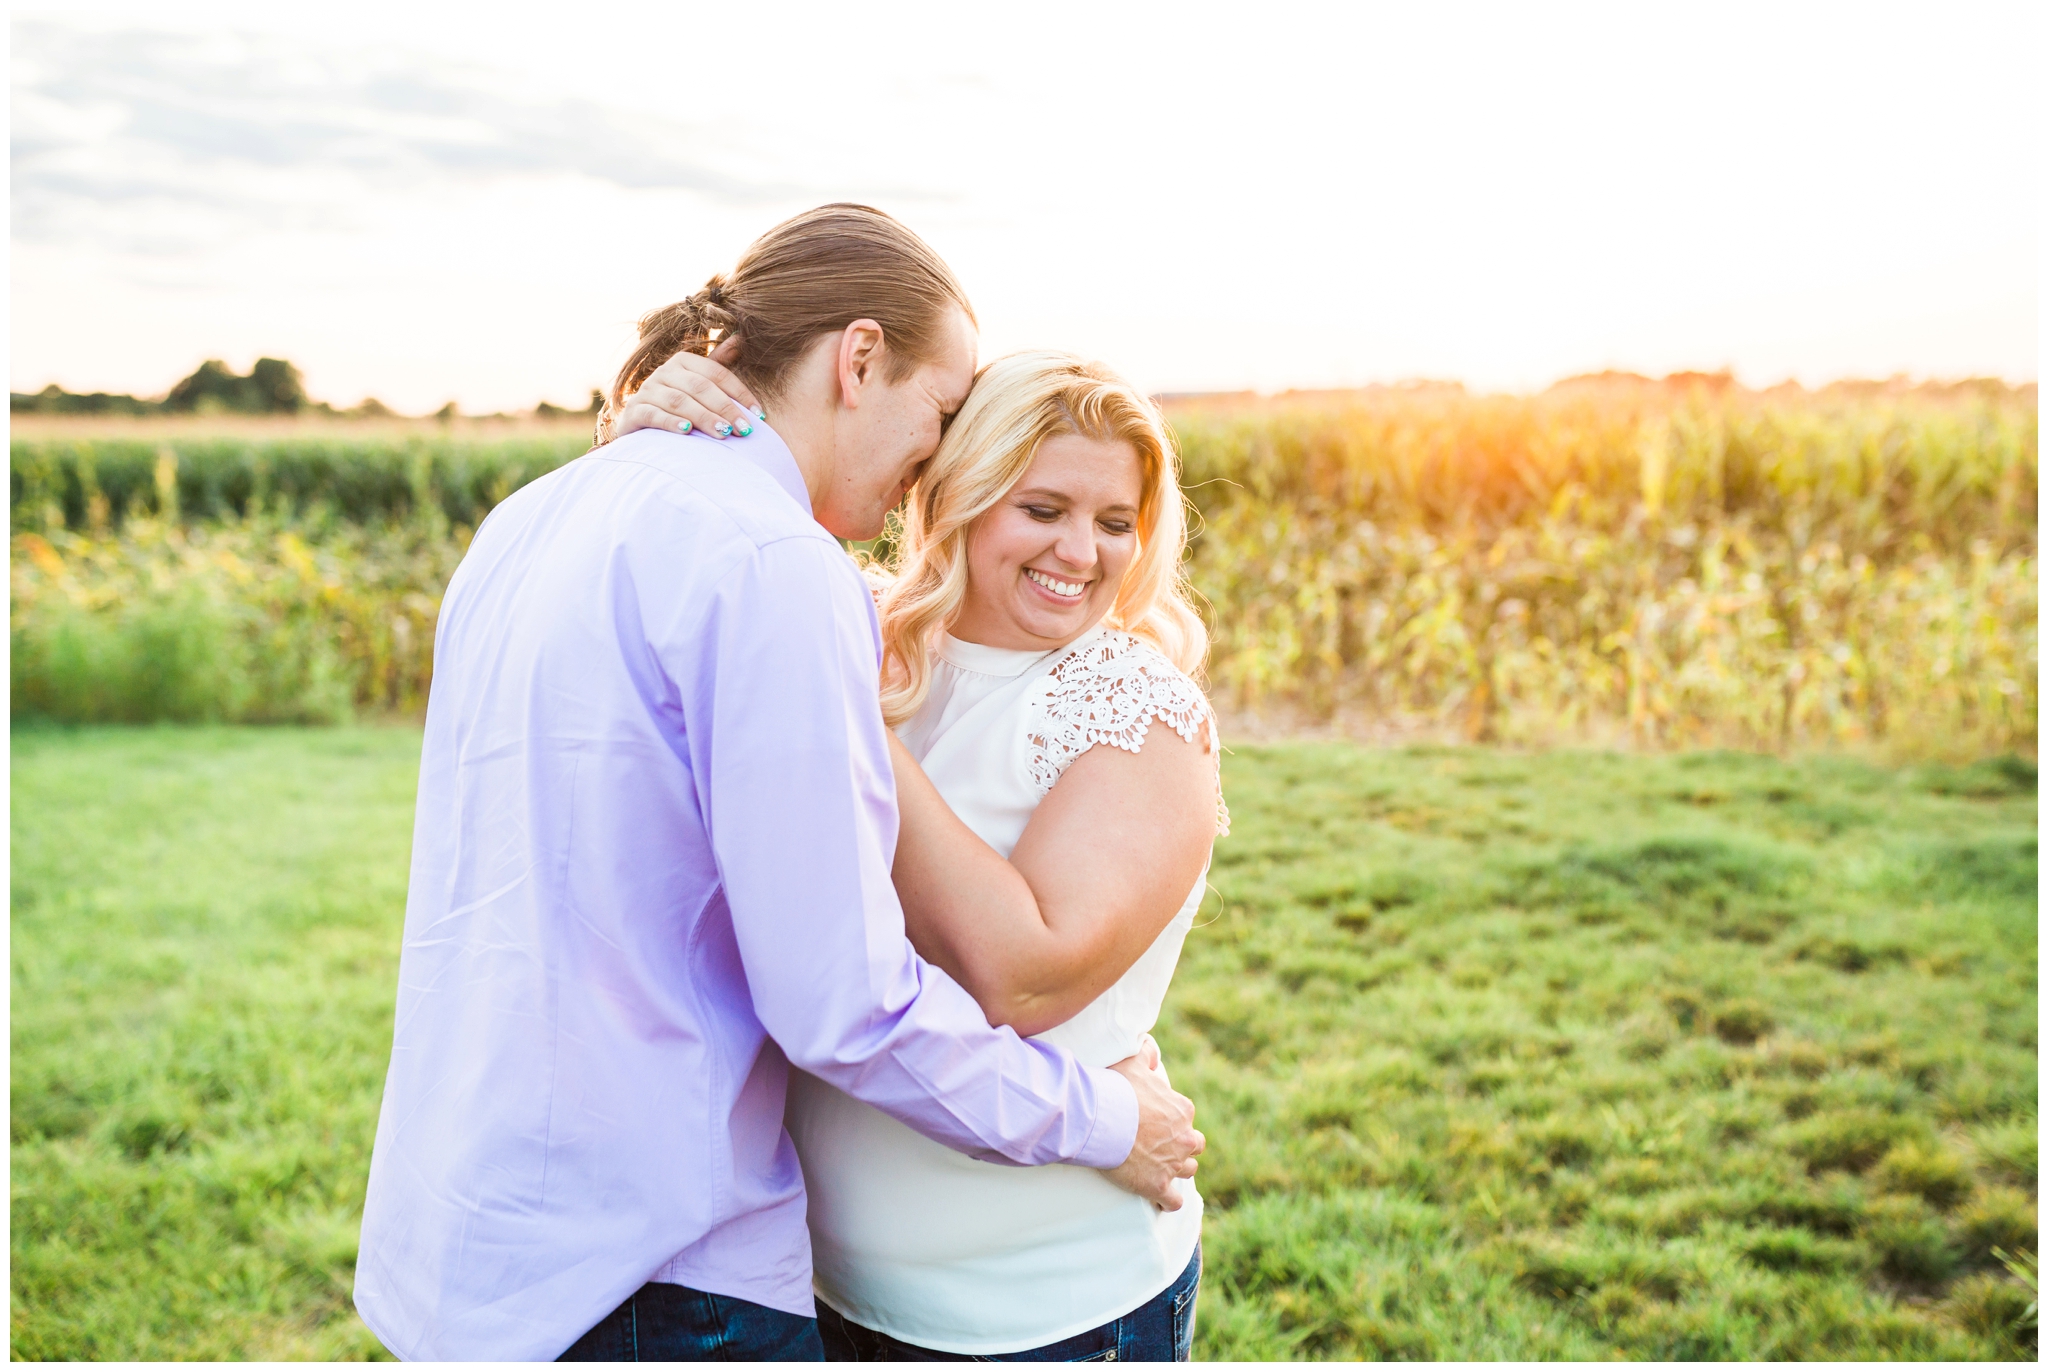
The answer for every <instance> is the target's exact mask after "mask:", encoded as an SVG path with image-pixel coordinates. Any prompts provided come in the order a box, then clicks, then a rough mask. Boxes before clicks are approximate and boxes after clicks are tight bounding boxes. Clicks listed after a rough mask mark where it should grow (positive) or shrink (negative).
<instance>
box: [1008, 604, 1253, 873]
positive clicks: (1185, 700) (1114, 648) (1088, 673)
mask: <svg viewBox="0 0 2048 1372" xmlns="http://www.w3.org/2000/svg"><path fill="white" fill-rule="evenodd" d="M1155 719H1157V720H1159V721H1160V722H1161V723H1163V724H1165V725H1166V727H1167V728H1169V729H1171V730H1173V731H1174V732H1175V733H1177V734H1179V735H1180V736H1181V737H1182V738H1184V739H1186V740H1187V741H1188V742H1190V743H1193V742H1194V741H1195V735H1196V734H1197V733H1198V732H1199V731H1201V730H1202V729H1204V728H1206V729H1207V730H1208V734H1209V752H1210V754H1211V756H1213V757H1215V758H1216V759H1217V763H1218V772H1217V785H1216V832H1217V834H1218V836H1222V835H1225V834H1228V833H1229V832H1230V810H1229V808H1228V807H1227V806H1225V805H1224V803H1223V783H1222V772H1221V763H1222V748H1221V746H1220V743H1221V740H1220V739H1219V738H1218V736H1217V733H1216V712H1215V711H1214V710H1213V709H1211V708H1210V706H1209V702H1208V700H1207V698H1205V697H1204V696H1203V695H1202V691H1201V688H1200V687H1198V686H1196V685H1195V683H1194V682H1193V681H1191V680H1189V679H1188V675H1187V673H1185V672H1183V671H1181V670H1180V669H1179V668H1178V667H1175V666H1174V665H1173V664H1172V663H1171V662H1168V661H1167V660H1166V658H1165V656H1164V655H1163V654H1162V653H1160V651H1159V650H1158V649H1156V648H1154V647H1153V646H1152V645H1151V644H1149V643H1146V642H1144V641H1143V640H1142V639H1139V638H1136V637H1134V636H1132V635H1130V634H1126V633H1106V634H1104V635H1102V637H1101V638H1099V639H1097V640H1096V641H1095V642H1093V643H1090V644H1089V645H1088V646H1087V647H1085V648H1083V649H1081V650H1080V651H1079V652H1075V653H1071V654H1069V655H1068V656H1067V657H1065V658H1063V659H1062V660H1061V661H1060V664H1059V665H1058V666H1057V667H1055V668H1053V669H1052V671H1051V672H1050V673H1048V674H1047V676H1046V680H1045V685H1044V686H1043V687H1042V688H1041V690H1040V694H1039V700H1038V709H1037V711H1036V712H1035V721H1034V724H1033V728H1032V732H1031V734H1030V737H1029V740H1028V742H1029V744H1030V752H1029V759H1030V761H1029V764H1028V765H1029V767H1030V769H1031V782H1032V785H1033V786H1035V787H1036V788H1037V790H1038V796H1039V799H1041V800H1043V799H1044V798H1045V795H1046V793H1047V792H1049V791H1050V790H1052V788H1053V783H1054V782H1056V781H1058V780H1059V779H1060V777H1061V776H1062V775H1063V774H1064V773H1065V772H1066V770H1067V768H1068V767H1069V766H1071V765H1072V764H1073V761H1074V759H1075V758H1077V757H1079V756H1081V754H1083V753H1085V752H1087V751H1088V750H1089V749H1090V748H1093V747H1094V746H1095V745H1096V744H1098V743H1107V744H1109V745H1110V746H1111V747H1113V748H1122V749H1123V750H1124V751H1125V752H1129V753H1135V752H1137V751H1138V750H1139V749H1140V748H1142V747H1143V746H1144V744H1145V734H1146V731H1147V730H1149V729H1150V728H1151V727H1152V721H1153V720H1155Z"/></svg>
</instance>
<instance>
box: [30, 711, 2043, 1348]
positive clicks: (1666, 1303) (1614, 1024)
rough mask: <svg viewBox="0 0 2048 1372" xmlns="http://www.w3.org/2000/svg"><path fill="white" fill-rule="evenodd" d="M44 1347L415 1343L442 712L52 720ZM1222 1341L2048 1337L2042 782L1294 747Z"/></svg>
mask: <svg viewBox="0 0 2048 1372" xmlns="http://www.w3.org/2000/svg"><path fill="white" fill-rule="evenodd" d="M13 747H14V752H13V786H14V792H13V796H14V801H13V840H12V841H13V891H12V896H13V957H14V961H13V1017H12V1034H13V1039H12V1043H13V1076H12V1083H11V1085H12V1102H11V1103H12V1112H11V1120H12V1137H13V1178H12V1180H13V1188H14V1189H13V1201H12V1220H13V1224H12V1258H13V1288H12V1298H13V1300H12V1349H13V1353H14V1356H15V1357H17V1358H101V1359H106V1358H227V1357H316V1356H318V1357H335V1356H354V1355H365V1354H375V1353H377V1352H378V1351H379V1350H378V1349H377V1346H376V1344H375V1342H374V1340H372V1339H371V1338H370V1336H369V1335H368V1334H367V1332H365V1331H364V1330H363V1329H362V1327H361V1326H360V1325H359V1324H358V1323H357V1322H356V1321H355V1319H354V1316H353V1314H352V1313H351V1312H350V1309H349V1306H348V1300H347V1292H348V1288H349V1283H350V1266H351V1263H352V1261H353V1257H354V1252H355V1237H356V1224H357V1214H358V1208H359V1205H360V1199H361V1194H362V1187H363V1180H364V1175H365V1171H366V1168H367V1165H368V1156H369V1147H370V1140H371V1135H372V1131H373V1127H374V1122H375V1117H376V1106H377V1097H378V1091H379V1088H380V1084H381V1082H382V1078H383V1071H384V1062H385V1055H386V1052H387V1049H388V1043H389V1033H390V1014H391V1003H392V996H393V991H394V985H395V973H396V961H397V942H398V932H399V928H400V923H401V919H402V907H403V898H404V886H405V869H406V853H407V845H408V840H409V834H410V829H411V821H412V811H411V800H412V791H413V779H414V769H415V766H416V759H417V750H418V734H417V732H416V731H413V730H409V729H336V730H306V731H299V730H286V729H277V730H256V729H191V730H186V729H179V730H172V729H164V730H118V729H106V730H85V731H79V732H59V731H17V732H16V733H15V734H14V737H13ZM1226 777H1227V784H1228V787H1229V791H1230V797H1231V803H1232V808H1233V811H1234V813H1235V818H1236V832H1235V834H1234V836H1233V837H1232V838H1230V839H1228V840H1225V841H1224V842H1223V843H1222V844H1221V845H1220V847H1219V849H1218V855H1217V865H1216V868H1215V871H1214V872H1213V873H1212V880H1213V882H1214V884H1215V886H1216V887H1217V890H1218V899H1217V900H1215V901H1213V902H1212V904H1211V906H1210V908H1209V914H1208V916H1207V918H1208V922H1207V923H1206V924H1205V925H1204V926H1203V927H1202V928H1201V929H1200V930H1198V931H1197V933H1196V934H1195V936H1194V937H1193V938H1192V939H1191V940H1190V943H1189V946H1188V953H1187V956H1186V960H1185V962H1184V963H1183V969H1182V972H1181V975H1180V979H1179V982H1178V984H1177V986H1176V990H1175V992H1174V995H1173V998H1172V1000H1171V1002H1170V1005H1169V1009H1168V1013H1167V1015H1166V1018H1165V1020H1164V1022H1163V1023H1162V1025H1161V1028H1160V1037H1161V1040H1162V1042H1163V1044H1164V1046H1165V1048H1166V1051H1167V1053H1168V1057H1169V1063H1170V1065H1172V1067H1173V1068H1174V1070H1175V1077H1176V1083H1177V1084H1178V1085H1180V1086H1182V1087H1183V1088H1184V1089H1186V1090H1188V1091H1189V1092H1190V1093H1191V1094H1192V1095H1194V1096H1195V1097H1196V1099H1197V1102H1198V1106H1199V1109H1200V1120H1201V1122H1202V1124H1203V1125H1204V1126H1205V1127H1206V1128H1207V1129H1208V1130H1209V1133H1210V1138H1211V1149H1210V1153H1209V1157H1208V1159H1207V1160H1206V1162H1205V1164H1204V1168H1203V1172H1202V1180H1203V1185H1204V1190H1205V1192H1206V1193H1207V1195H1208V1196H1209V1197H1210V1205H1211V1212H1210V1217H1209V1221H1208V1231H1207V1237H1206V1240H1205V1243H1206V1251H1207V1255H1208V1271H1207V1277H1206V1279H1205V1285H1204V1291H1203V1296H1202V1305H1201V1315H1200V1336H1199V1345H1198V1353H1199V1354H1200V1355H1202V1356H1206V1357H1267V1358H1277V1357H1304V1358H1305V1357H1361V1356H1363V1357H1374V1356H1380V1357H1434V1358H1568V1357H1569V1358H1578V1357H1601V1356H1610V1355H1617V1354H1618V1355H1626V1356H1635V1357H1706V1358H1759V1357H1776V1358H1796V1357H1804V1358H1863V1357H1912V1358H1993V1357H2015V1356H2020V1357H2031V1356H2032V1355H2033V1352H2034V1343H2033V1339H2034V1335H2033V1333H2032V1332H2031V1330H2027V1331H2025V1332H2020V1320H2021V1317H2022V1314H2023V1309H2024V1307H2025V1305H2026V1303H2027V1300H2028V1296H2027V1294H2026V1292H2025V1290H2024V1288H2023V1287H2022V1286H2021V1285H2020V1284H2019V1283H2018V1282H2016V1281H2014V1280H2013V1279H2011V1278H2010V1277H2009V1276H2008V1275H2007V1274H2006V1271H2005V1268H2004V1267H2003V1266H2002V1265H2001V1264H2000V1263H1998V1262H1997V1261H1996V1260H1995V1259H1994V1258H1993V1257H1992V1256H1991V1255H1990V1249H1991V1248H1993V1247H1994V1246H1995V1247H1999V1248H2003V1249H2005V1250H2007V1251H2009V1252H2013V1253H2020V1252H2031V1251H2032V1250H2033V1249H2034V1247H2035V1231H2036V1218H2035V1188H2036V1151H2037V1150H2036V1130H2037V1125H2036V1108H2037V1107H2036V1090H2035V1083H2036V1073H2037V1068H2036V1059H2037V1045H2036V1031H2035V1025H2036V1009H2035V1002H2036V969H2037V959H2036V935H2035V909H2036V903H2035V902H2036V896H2035V893H2036V868H2037V860H2036V847H2035V837H2034V835H2035V811H2036V800H2035V796H2036V782H2035V774H2034V769H2033V766H2032V765H2031V764H2029V763H2024V762H2019V761H2016V760H2006V761H2003V762H1987V763H1982V764H1978V765H1977V766H1974V767H1969V768H1932V767H1928V768H1919V769H1911V770H1897V769H1885V768H1880V767H1877V766H1874V765H1868V764H1865V763H1862V762H1857V761H1851V760H1846V759H1843V758H1815V759H1808V760H1795V761H1780V760H1775V759H1771V758H1767V757H1760V756H1750V755H1743V754H1728V753H1722V754H1691V755H1679V756H1671V757H1635V756H1623V755H1613V754H1602V753H1553V754H1547V755H1523V754H1515V753H1507V752H1498V751H1489V750H1483V749H1410V750H1394V751H1375V750H1367V749H1362V748H1357V747H1353V746H1350V745H1342V744H1290V745H1285V746H1273V747H1263V748H1245V749H1242V750H1240V751H1239V752H1237V753H1236V754H1235V755H1234V756H1232V757H1231V758H1230V759H1229V760H1228V762H1227V764H1226Z"/></svg>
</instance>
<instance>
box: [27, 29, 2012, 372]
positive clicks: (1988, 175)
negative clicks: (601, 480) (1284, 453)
mask: <svg viewBox="0 0 2048 1372" xmlns="http://www.w3.org/2000/svg"><path fill="white" fill-rule="evenodd" d="M2042 13H2043V7H2042V6H2040V5H2039V4H2035V3H2011V4H1968V3H1955V2H1954V0H1948V2H1947V3H1940V4H1936V3H1926V4H1921V5H1918V6H1910V7H1908V6H1896V5H1881V4H1860V5H1850V4H1836V5H1806V4H1796V3H1788V2H1787V0H1777V2H1776V3H1770V4H1738V3H1730V2H1729V0H1721V3H1716V4H1713V5H1686V6H1678V5H1643V4H1640V3H1630V4H1616V5H1587V4H1571V3H1563V2H1562V0H1557V2H1554V3H1545V4H1541V5H1531V4H1526V3H1519V4H1460V3H1431V4H1427V5H1424V4H1416V3H1414V0H1398V2H1397V3H1354V4H1345V5H1335V4H1332V5H1288V4H1282V3H1273V2H1272V0H1268V3H1263V4H1258V5H1252V4H1245V3H1239V4H1235V5H1230V6H1215V7H1203V6H1199V5H1194V4H1187V3H1183V4H1172V5H1168V4H1144V5H1139V4H1121V3H1116V0H1083V2H1082V3H1050V2H1049V0H1033V3H1031V4H1029V5H1016V4H1011V5H983V6H975V5H963V4H960V3H958V2H957V0H954V2H953V3H946V4H932V5H913V4H888V3H872V4H868V5H845V4H832V5H826V4H806V3H788V2H786V0H768V2H767V3H760V2H756V3H749V4H745V5H739V4H731V3H725V4H709V3H699V2H698V0H687V2H684V0H668V3H659V4H654V3H643V4H634V3H624V0H614V2H609V3H608V2H605V0H595V2H594V0H584V3H580V4H576V5H564V4H559V3H552V4H544V5H523V4H513V3H499V4H494V5H491V6H479V5H475V4H463V5H453V4H440V3H434V2H433V0H411V3H404V4H391V3H385V2H384V0H349V3H346V4H325V5H289V4H278V3H276V0H265V3H263V4H261V5H253V4H213V5H208V4H181V3H176V0H168V2H167V0H156V2H155V3H149V4H99V3H91V0H72V3H68V4H65V5H63V6H61V7H57V6H49V5H36V4H18V5H16V6H15V7H14V8H13V28H12V64H13V112H12V124H13V175H12V207H13V239H12V272H11V280H12V311H13V314H12V329H11V355H10V363H9V375H10V378H11V384H12V386H13V388H14V389H16V390H33V389H37V388H40V387H41V386H42V385H44V384H46V383H48V382H51V381H56V382H59V383H61V384H63V385H65V386H67V387H69V388H72V389H79V390H98V389H110V390H121V391H135V392H139V393H143V394H152V393H161V392H162V391H163V390H165V389H166V388H167V387H168V386H169V385H170V383H171V382H172V381H174V380H176V379H177V378H178V377H179V376H181V375H183V374H185V373H186V372H188V371H190V370H191V369H192V367H193V366H194V365H196V364H197V363H198V362H199V361H200V360H201V359H203V358H206V357H222V358H225V359H226V360H227V361H229V362H230V363H232V364H233V365H235V366H237V367H238V368H246V367H247V365H248V364H249V363H250V362H251V361H253V360H254V359H255V358H256V357H258V356H259V355H264V354H269V355H274V356H280V357H287V358H290V359H292V360H294V361H296V362H297V363H299V365H300V366H301V367H303V368H304V369H305V371H306V374H307V378H308V382H309V386H310V389H311V390H312V392H313V394H314V395H316V396H319V397H321V398H324V399H328V400H332V401H334V402H336V403H339V404H351V403H353V402H354V401H356V400H358V399H360V398H361V397H363V396H365V395H375V396H378V397H380V398H381V399H383V400H385V401H386V402H387V403H390V404H392V405H395V406H397V407H398V408H400V409H403V410H408V411H424V410H429V409H433V408H436V407H438V406H439V405H440V404H441V403H442V402H443V401H445V400H448V399H451V398H453V399H455V400H457V401H458V402H459V403H460V404H461V406H462V407H463V408H464V409H465V410H470V411H488V410H495V409H499V408H508V409H512V408H526V407H529V406H531V405H532V404H533V403H534V402H535V401H537V400H540V399H542V398H551V399H553V400H555V401H557V402H558V403H570V402H580V400H581V399H582V398H583V397H584V396H586V395H587V394H588V392H589V389H590V388H591V387H592V386H594V385H601V384H604V383H605V382H606V381H608V379H609V377H610V375H611V372H612V370H613V369H614V368H615V367H616V366H617V364H618V362H619V361H620V360H621V359H622V358H623V356H624V355H625V353H626V352H627V351H628V350H629V349H630V346H631V341H632V328H633V321H634V319H635V318H636V317H637V316H638V315H639V314H640V313H641V312H642V311H644V310H646V309H648V308H650V307H652V306H655V305H659V304H662V303H665V302H667V301H670V300H673V299H676V298H678V297H680V296H683V295H686V294H688V293H689V292H691V291H692V290H695V289H696V288H697V287H699V286H700V285H701V284H702V283H703V281H704V278H705V277H706V276H708V275H709V274H710V273H711V272H713V271H715V270H719V269H722V268H724V267H726V266H728V265H730V263H731V262H732V260H733V259H734V258H735V256H736V255H737V254H738V252H739V251H740V249H741V248H743V247H744V246H745V244H746V243H747V242H748V241H749V240H750V239H752V238H753V237H754V236H755V235H757V234H758V233H760V232H761V231H762V230H764V229H766V228H768V227H769V226H770V225H772V224H774V223H775V222H776V221H777V220H779V219H781V218H783V217H784V216H786V215H787V214H790V213H793V212H795V211H797V210H800V209H803V208H806V207H808V206H810V205H813V204H817V203H821V202H823V201H827V200H840V199H856V200H864V201H867V202H869V203H871V204H876V205H879V206H881V207H883V208H885V209H887V210H889V211H890V212H891V213H893V214H895V215H897V216H898V217H899V218H901V219H903V220H905V221H906V222H907V223H909V224H910V225H911V226H912V227H913V228H915V229H917V230H918V231H919V232H920V233H922V234H923V235H924V236H925V237H926V238H927V239H928V240H929V241H930V242H931V243H932V244H933V245H934V246H935V247H936V248H938V250H939V251H940V252H941V253H942V254H944V255H945V257H946V258H947V259H948V260H949V261H950V262H952V264H953V266H954V267H955V269H956V270H957V271H958V272H959V273H960V275H961V277H962V279H963V280H964V281H965V282H966V284H967V288H968V291H969V293H970V295H972V297H973V298H974V301H975V305H976V308H977V310H978V312H979V313H980V316H981V319H982V322H983V347H982V352H983V356H984V357H988V356H994V355H996V354H997V353H1000V352H1004V351H1008V350H1010V349H1013V348H1018V347H1025V346H1056V347H1064V348H1069V349H1073V350H1076V351H1080V352H1085V353H1089V354H1091V355H1094V356H1097V357H1100V358H1102V359H1103V360H1105V361H1107V362H1109V363H1111V364H1112V365H1114V366H1117V367H1119V368H1120V369H1122V370H1123V371H1125V372H1126V373H1128V374H1129V375H1130V376H1131V377H1132V378H1133V379H1134V380H1136V381H1137V382H1138V383H1139V384H1141V385H1143V386H1146V387H1148V388H1150V389H1153V390H1197V389H1232V388H1238V387H1259V388H1262V389H1268V390H1272V389H1280V388H1284V387H1288V386H1333V385H1353V384H1359V383H1363V382H1369V381H1389V380H1398V379H1403V378H1413V377H1435V378H1456V379H1460V380H1463V381H1465V382H1466V383H1467V384H1469V385H1473V386H1476V387H1482V388H1489V389H1492V388H1513V389H1526V388H1534V387H1540V386H1543V385H1545V384H1548V383H1549V382H1551V381H1553V380H1555V379H1557V378H1558V377H1560V376H1565V375H1570V374H1572V373H1575V372H1581V371H1589V370H1598V369H1601V368H1604V367H1621V368H1628V369H1631V370H1636V371H1643V372H1649V373H1663V372H1666V371H1671V370H1676V369H1683V368H1699V369H1714V368H1719V367H1724V366H1729V367H1733V368H1734V369H1735V371H1736V372H1737V374H1738V375H1739V376H1740V377H1742V378H1743V379H1744V380H1746V381H1749V382H1752V383H1755V384H1768V383H1771V382H1775V381H1778V380H1782V379H1784V378H1786V377H1788V376H1790V377H1796V378H1798V379H1800V380H1803V381H1806V382H1808V383H1813V382H1820V381H1826V380H1829V379H1833V378H1836V377H1841V376H1846V375H1862V376H1885V375H1891V374H1894V373H1898V372H1906V373H1910V374H1913V375H1915V376H1934V377H1955V376H1962V375H1970V374H1994V375H2003V376H2006V377H2008V378H2012V379H2027V380H2031V379H2033V378H2034V377H2035V376H2036V375H2037V366H2038V345H2039V325H2038V304H2037V302H2038V293H2039V262H2040V246H2039V228H2040V204H2039V198H2038V186H2039V180H2040V176H2039V173H2040V168H2041V165H2042V146H2041V138H2040V133H2039V123H2038V116H2039V113H2040V111H2039V109H2038V100H2037V99H2036V95H2035V92H2036V90H2037V88H2038V81H2039V74H2038V72H2037V70H2036V69H2035V62H2036V59H2037V57H2038V54H2039V52H2040V50H2041V38H2042V32H2041V29H2042V17H2041V16H2042Z"/></svg>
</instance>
